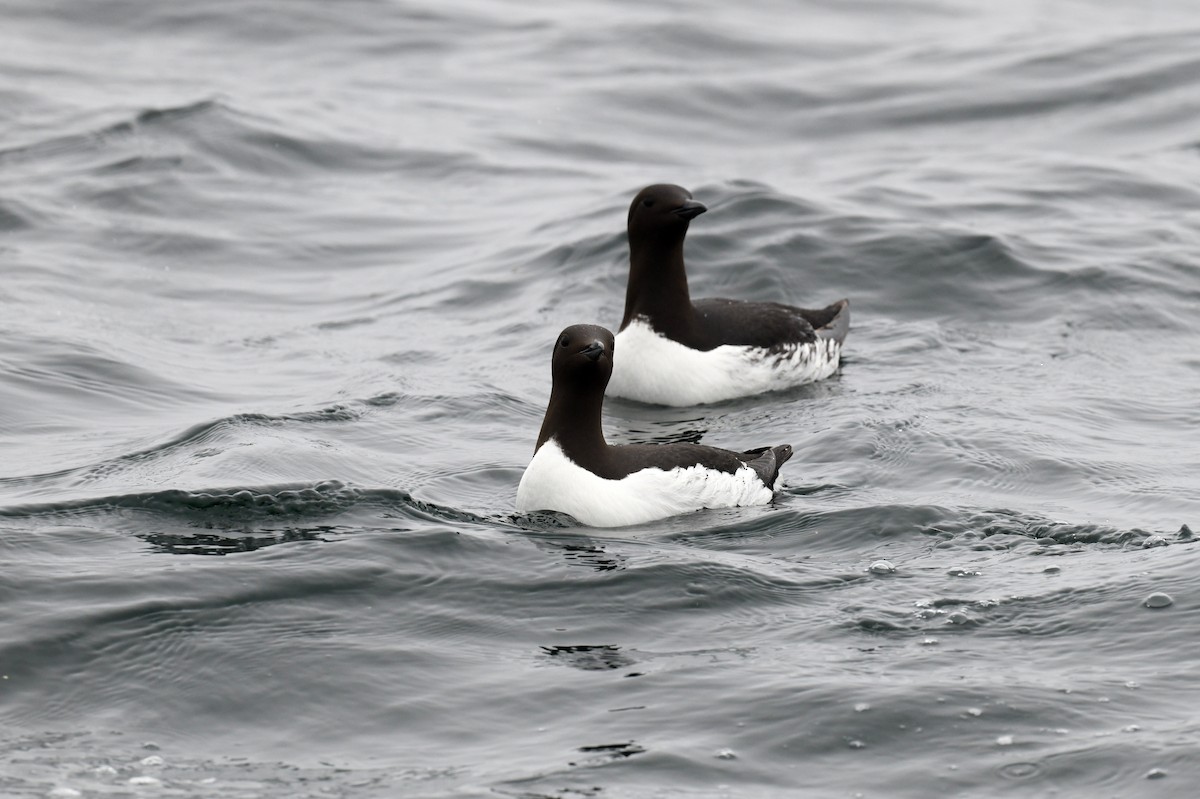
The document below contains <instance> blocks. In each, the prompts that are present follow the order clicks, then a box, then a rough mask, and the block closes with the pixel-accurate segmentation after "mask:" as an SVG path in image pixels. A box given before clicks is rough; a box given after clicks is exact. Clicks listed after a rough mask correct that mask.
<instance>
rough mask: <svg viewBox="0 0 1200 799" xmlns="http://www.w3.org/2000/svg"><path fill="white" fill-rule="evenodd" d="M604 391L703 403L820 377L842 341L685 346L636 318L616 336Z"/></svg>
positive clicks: (832, 364) (832, 367)
mask: <svg viewBox="0 0 1200 799" xmlns="http://www.w3.org/2000/svg"><path fill="white" fill-rule="evenodd" d="M615 343H616V346H615V348H614V349H613V374H612V379H611V380H609V382H608V394H609V395H611V396H614V397H625V398H626V399H633V400H638V401H639V402H650V403H654V404H656V405H702V404H704V403H708V402H720V401H721V400H727V399H733V398H734V397H746V396H750V395H753V394H762V393H763V392H766V391H778V390H780V389H784V388H791V387H793V386H799V385H802V384H804V383H811V382H813V381H814V380H822V379H824V378H826V377H829V375H831V374H833V373H834V372H835V371H837V368H838V360H839V358H840V357H841V354H842V345H841V344H839V343H838V342H836V341H834V340H833V339H826V338H818V339H817V340H816V341H815V342H813V343H812V344H802V345H795V346H792V347H786V348H783V349H782V350H780V351H779V352H769V351H767V350H765V349H762V348H761V347H739V346H733V345H731V344H725V345H722V346H720V347H717V348H715V349H712V350H709V351H708V352H702V351H700V350H694V349H692V348H690V347H685V346H684V345H682V344H680V343H679V342H677V341H672V340H671V339H669V338H667V337H666V336H663V335H661V334H659V333H656V332H655V331H654V329H653V328H651V327H650V325H649V324H648V323H647V322H646V321H645V320H644V319H640V318H639V319H635V320H633V321H632V322H630V323H629V325H628V326H627V327H626V328H625V329H624V330H622V331H621V332H620V333H618V334H617V336H616V342H615Z"/></svg>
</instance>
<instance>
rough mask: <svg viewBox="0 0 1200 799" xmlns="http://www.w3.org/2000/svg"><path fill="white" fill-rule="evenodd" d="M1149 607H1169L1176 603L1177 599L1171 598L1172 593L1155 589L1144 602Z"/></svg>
mask: <svg viewBox="0 0 1200 799" xmlns="http://www.w3.org/2000/svg"><path fill="white" fill-rule="evenodd" d="M1142 604H1143V605H1145V606H1146V607H1148V608H1168V607H1170V606H1171V605H1174V604H1175V600H1174V599H1171V595H1170V594H1164V593H1163V592H1162V591H1155V592H1154V593H1153V594H1151V595H1150V596H1148V597H1146V601H1144V602H1143V603H1142Z"/></svg>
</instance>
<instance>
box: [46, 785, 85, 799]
mask: <svg viewBox="0 0 1200 799" xmlns="http://www.w3.org/2000/svg"><path fill="white" fill-rule="evenodd" d="M46 796H47V797H49V799H74V797H76V796H83V793H82V792H81V791H77V790H75V789H74V788H66V787H61V788H52V789H51V790H49V791H47V792H46Z"/></svg>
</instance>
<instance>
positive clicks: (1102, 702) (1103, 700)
mask: <svg viewBox="0 0 1200 799" xmlns="http://www.w3.org/2000/svg"><path fill="white" fill-rule="evenodd" d="M1096 701H1097V702H1100V703H1101V704H1105V703H1107V702H1111V701H1112V700H1111V699H1109V698H1108V697H1107V696H1100V697H1097V698H1096Z"/></svg>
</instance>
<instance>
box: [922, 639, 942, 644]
mask: <svg viewBox="0 0 1200 799" xmlns="http://www.w3.org/2000/svg"><path fill="white" fill-rule="evenodd" d="M937 644H938V639H936V638H926V639H925V640H923V641H922V642H921V646H937Z"/></svg>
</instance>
